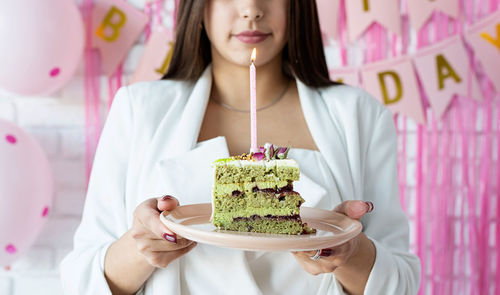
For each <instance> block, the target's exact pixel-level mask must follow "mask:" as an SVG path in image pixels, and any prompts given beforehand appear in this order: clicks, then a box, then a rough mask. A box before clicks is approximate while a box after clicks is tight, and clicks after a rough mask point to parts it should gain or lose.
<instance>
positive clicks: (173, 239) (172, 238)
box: [163, 233, 177, 244]
mask: <svg viewBox="0 0 500 295" xmlns="http://www.w3.org/2000/svg"><path fill="white" fill-rule="evenodd" d="M163 238H164V239H165V240H167V241H169V242H170V243H174V244H177V236H176V235H175V234H173V235H169V234H167V233H163Z"/></svg>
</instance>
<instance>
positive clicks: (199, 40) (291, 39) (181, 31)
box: [161, 0, 339, 87]
mask: <svg viewBox="0 0 500 295" xmlns="http://www.w3.org/2000/svg"><path fill="white" fill-rule="evenodd" d="M206 1H207V0H182V1H180V5H179V9H178V14H177V20H178V21H177V28H176V42H175V46H174V52H173V55H172V59H171V63H170V65H169V68H168V71H167V73H166V74H165V75H164V76H163V77H162V78H161V79H162V80H166V79H172V80H191V81H195V80H197V79H198V78H199V77H200V76H201V74H202V73H203V70H204V69H205V68H206V66H207V65H208V64H209V63H210V62H211V61H212V55H211V53H210V40H209V39H208V36H207V33H206V32H205V29H204V28H203V27H202V19H203V11H204V8H205V3H206ZM200 28H201V29H200ZM287 35H288V43H287V44H286V45H285V48H284V49H283V63H282V64H283V73H284V74H285V75H286V76H287V77H289V78H291V79H292V78H293V77H294V76H295V77H297V78H298V79H300V80H301V81H302V83H304V84H306V85H308V86H310V87H324V86H330V85H336V84H339V83H337V82H333V81H331V80H330V79H329V75H328V67H327V65H326V59H325V53H324V50H323V41H322V39H321V31H320V27H319V20H318V11H317V8H316V1H315V0H290V3H289V5H288V22H287Z"/></svg>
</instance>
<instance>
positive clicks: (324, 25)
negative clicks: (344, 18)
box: [316, 0, 340, 44]
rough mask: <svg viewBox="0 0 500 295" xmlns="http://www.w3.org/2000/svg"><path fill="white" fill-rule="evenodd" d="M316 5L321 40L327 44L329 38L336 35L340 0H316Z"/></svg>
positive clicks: (335, 37)
mask: <svg viewBox="0 0 500 295" xmlns="http://www.w3.org/2000/svg"><path fill="white" fill-rule="evenodd" d="M316 5H317V7H318V15H319V24H320V27H321V32H322V33H323V42H324V43H325V44H327V43H328V40H329V39H337V37H338V31H339V23H338V20H339V9H340V0H316Z"/></svg>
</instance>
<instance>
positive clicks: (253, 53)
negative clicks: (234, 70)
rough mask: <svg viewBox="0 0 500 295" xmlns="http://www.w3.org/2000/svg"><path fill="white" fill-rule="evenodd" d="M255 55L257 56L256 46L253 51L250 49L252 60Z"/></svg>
mask: <svg viewBox="0 0 500 295" xmlns="http://www.w3.org/2000/svg"><path fill="white" fill-rule="evenodd" d="M256 57H257V48H254V49H253V51H252V57H251V59H252V62H254V61H255V58H256Z"/></svg>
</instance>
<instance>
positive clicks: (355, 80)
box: [329, 67, 361, 87]
mask: <svg viewBox="0 0 500 295" xmlns="http://www.w3.org/2000/svg"><path fill="white" fill-rule="evenodd" d="M329 73H330V80H332V81H335V82H340V83H344V84H347V85H351V86H354V87H360V86H361V83H359V70H358V69H357V68H350V67H343V68H338V69H331V70H329Z"/></svg>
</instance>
